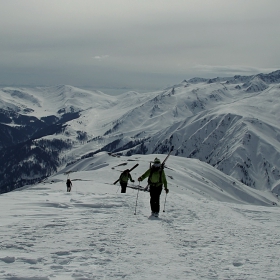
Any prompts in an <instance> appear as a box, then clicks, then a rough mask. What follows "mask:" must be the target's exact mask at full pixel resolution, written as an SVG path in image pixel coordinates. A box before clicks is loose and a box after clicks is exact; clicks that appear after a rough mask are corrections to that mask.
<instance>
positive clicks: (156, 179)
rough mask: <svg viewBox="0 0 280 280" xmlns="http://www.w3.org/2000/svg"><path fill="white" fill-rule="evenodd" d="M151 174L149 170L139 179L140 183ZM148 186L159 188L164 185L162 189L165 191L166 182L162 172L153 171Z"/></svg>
mask: <svg viewBox="0 0 280 280" xmlns="http://www.w3.org/2000/svg"><path fill="white" fill-rule="evenodd" d="M150 173H151V168H150V169H148V170H147V171H146V172H145V173H144V174H143V175H142V176H141V177H140V179H141V181H143V180H144V179H145V178H147V177H149V176H150ZM160 173H161V180H160ZM149 183H150V184H153V185H155V186H156V187H160V186H161V185H162V184H163V185H164V189H167V181H166V177H165V173H164V170H162V171H160V170H157V171H153V172H152V175H151V177H150V182H149Z"/></svg>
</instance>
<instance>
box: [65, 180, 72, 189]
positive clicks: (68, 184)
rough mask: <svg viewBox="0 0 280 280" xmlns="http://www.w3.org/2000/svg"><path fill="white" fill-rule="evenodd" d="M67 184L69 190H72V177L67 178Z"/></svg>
mask: <svg viewBox="0 0 280 280" xmlns="http://www.w3.org/2000/svg"><path fill="white" fill-rule="evenodd" d="M66 186H67V192H71V188H72V182H71V180H70V179H67V181H66Z"/></svg>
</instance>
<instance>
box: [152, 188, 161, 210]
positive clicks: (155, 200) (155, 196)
mask: <svg viewBox="0 0 280 280" xmlns="http://www.w3.org/2000/svg"><path fill="white" fill-rule="evenodd" d="M161 191H162V186H159V187H155V186H153V185H150V197H151V198H150V204H151V211H152V212H153V213H159V208H160V194H161Z"/></svg>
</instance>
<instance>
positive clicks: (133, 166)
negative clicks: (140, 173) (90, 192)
mask: <svg viewBox="0 0 280 280" xmlns="http://www.w3.org/2000/svg"><path fill="white" fill-rule="evenodd" d="M138 165H139V164H138V163H137V164H135V165H134V166H133V167H132V168H130V169H129V172H131V171H132V170H133V169H134V168H136V167H137V166H138ZM119 180H120V178H119V179H118V180H117V181H116V182H114V185H116V184H117V183H118V182H119Z"/></svg>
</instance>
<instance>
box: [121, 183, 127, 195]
mask: <svg viewBox="0 0 280 280" xmlns="http://www.w3.org/2000/svg"><path fill="white" fill-rule="evenodd" d="M120 184H121V187H122V190H121V193H126V187H127V182H120Z"/></svg>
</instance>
